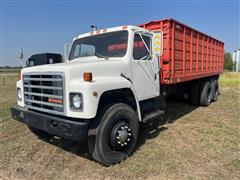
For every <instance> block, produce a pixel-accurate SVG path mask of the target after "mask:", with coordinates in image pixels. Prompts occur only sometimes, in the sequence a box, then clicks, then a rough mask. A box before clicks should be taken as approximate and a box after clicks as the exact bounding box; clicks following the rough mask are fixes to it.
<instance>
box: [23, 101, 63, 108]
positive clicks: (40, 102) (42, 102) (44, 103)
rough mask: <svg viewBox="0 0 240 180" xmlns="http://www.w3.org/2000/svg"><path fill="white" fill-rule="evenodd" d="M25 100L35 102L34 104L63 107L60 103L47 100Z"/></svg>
mask: <svg viewBox="0 0 240 180" xmlns="http://www.w3.org/2000/svg"><path fill="white" fill-rule="evenodd" d="M25 101H26V102H31V103H36V104H43V105H47V106H53V107H60V108H62V107H63V105H62V104H55V103H48V102H44V101H34V100H30V99H25ZM43 109H44V108H43Z"/></svg>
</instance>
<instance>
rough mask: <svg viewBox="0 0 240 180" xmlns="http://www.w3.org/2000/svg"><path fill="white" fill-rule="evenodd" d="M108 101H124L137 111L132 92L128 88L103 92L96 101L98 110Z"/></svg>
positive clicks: (108, 102)
mask: <svg viewBox="0 0 240 180" xmlns="http://www.w3.org/2000/svg"><path fill="white" fill-rule="evenodd" d="M110 103H125V104H128V105H129V106H131V107H132V108H133V109H134V110H135V111H137V104H136V100H135V98H134V95H133V92H132V90H131V89H129V88H123V89H116V90H110V91H106V92H104V93H103V94H102V95H101V97H100V100H99V103H98V111H99V110H100V108H102V107H104V106H105V105H107V104H110Z"/></svg>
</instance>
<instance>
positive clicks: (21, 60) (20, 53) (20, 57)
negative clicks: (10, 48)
mask: <svg viewBox="0 0 240 180" xmlns="http://www.w3.org/2000/svg"><path fill="white" fill-rule="evenodd" d="M19 60H20V62H21V65H22V67H23V68H24V64H23V50H22V48H21V50H20V52H19Z"/></svg>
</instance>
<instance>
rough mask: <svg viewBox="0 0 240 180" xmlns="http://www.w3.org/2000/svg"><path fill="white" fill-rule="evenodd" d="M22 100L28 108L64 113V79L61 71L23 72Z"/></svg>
mask: <svg viewBox="0 0 240 180" xmlns="http://www.w3.org/2000/svg"><path fill="white" fill-rule="evenodd" d="M23 87H24V102H25V106H27V107H29V108H30V109H34V110H39V111H44V112H50V113H58V114H59V113H60V114H61V113H64V92H63V90H64V80H63V75H62V74H61V73H58V74H56V73H46V74H45V73H43V74H24V75H23Z"/></svg>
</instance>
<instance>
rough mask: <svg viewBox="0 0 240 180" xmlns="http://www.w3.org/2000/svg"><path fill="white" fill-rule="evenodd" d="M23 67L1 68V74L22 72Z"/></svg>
mask: <svg viewBox="0 0 240 180" xmlns="http://www.w3.org/2000/svg"><path fill="white" fill-rule="evenodd" d="M20 71H21V69H0V74H11V73H20Z"/></svg>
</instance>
